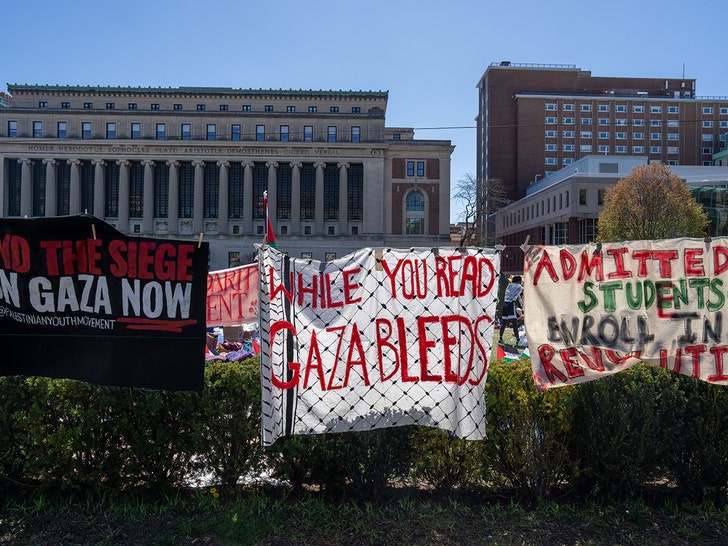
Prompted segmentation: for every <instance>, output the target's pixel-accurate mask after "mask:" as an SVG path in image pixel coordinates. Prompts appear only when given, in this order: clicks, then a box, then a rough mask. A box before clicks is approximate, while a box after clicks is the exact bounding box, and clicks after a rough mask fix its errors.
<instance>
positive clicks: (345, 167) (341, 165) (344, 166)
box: [336, 163, 351, 170]
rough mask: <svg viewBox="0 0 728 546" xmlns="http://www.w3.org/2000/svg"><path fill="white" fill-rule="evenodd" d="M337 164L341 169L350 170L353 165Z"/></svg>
mask: <svg viewBox="0 0 728 546" xmlns="http://www.w3.org/2000/svg"><path fill="white" fill-rule="evenodd" d="M336 166H337V167H339V169H347V170H348V169H349V167H350V166H351V165H350V164H349V163H337V164H336Z"/></svg>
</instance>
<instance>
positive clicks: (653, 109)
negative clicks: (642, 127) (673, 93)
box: [650, 106, 662, 114]
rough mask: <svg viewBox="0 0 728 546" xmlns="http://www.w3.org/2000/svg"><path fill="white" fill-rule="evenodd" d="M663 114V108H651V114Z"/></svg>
mask: <svg viewBox="0 0 728 546" xmlns="http://www.w3.org/2000/svg"><path fill="white" fill-rule="evenodd" d="M661 112H662V106H650V114H659V113H661Z"/></svg>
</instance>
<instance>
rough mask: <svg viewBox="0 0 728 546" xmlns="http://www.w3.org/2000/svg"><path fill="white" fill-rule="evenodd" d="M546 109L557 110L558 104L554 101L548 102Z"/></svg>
mask: <svg viewBox="0 0 728 546" xmlns="http://www.w3.org/2000/svg"><path fill="white" fill-rule="evenodd" d="M546 110H556V104H555V103H553V102H547V103H546Z"/></svg>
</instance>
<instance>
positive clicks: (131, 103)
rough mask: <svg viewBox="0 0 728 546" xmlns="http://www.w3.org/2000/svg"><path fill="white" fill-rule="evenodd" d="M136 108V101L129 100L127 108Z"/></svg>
mask: <svg viewBox="0 0 728 546" xmlns="http://www.w3.org/2000/svg"><path fill="white" fill-rule="evenodd" d="M136 109H137V103H136V102H130V103H129V110H136Z"/></svg>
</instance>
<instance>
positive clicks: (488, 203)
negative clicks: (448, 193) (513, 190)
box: [453, 173, 510, 246]
mask: <svg viewBox="0 0 728 546" xmlns="http://www.w3.org/2000/svg"><path fill="white" fill-rule="evenodd" d="M453 199H454V200H455V201H457V202H458V203H460V204H461V205H462V207H463V211H462V212H461V213H460V217H459V224H461V233H460V244H459V245H458V246H468V245H472V246H492V245H493V244H494V242H495V233H494V232H493V229H492V228H491V226H490V225H489V222H488V219H489V218H490V216H491V215H492V214H493V213H494V212H495V211H497V210H498V209H499V208H501V207H504V206H505V205H507V204H509V203H510V200H509V199H508V192H507V191H506V187H505V185H504V184H503V181H502V180H501V179H500V178H490V179H488V180H485V181H484V182H481V181H478V179H477V178H475V177H474V176H473V175H472V174H470V173H467V174H465V175H464V176H463V177H462V178H461V179H460V180H458V182H457V184H456V186H455V191H454V193H453Z"/></svg>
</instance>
